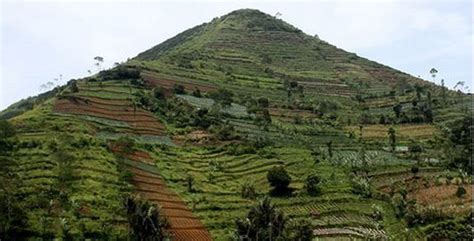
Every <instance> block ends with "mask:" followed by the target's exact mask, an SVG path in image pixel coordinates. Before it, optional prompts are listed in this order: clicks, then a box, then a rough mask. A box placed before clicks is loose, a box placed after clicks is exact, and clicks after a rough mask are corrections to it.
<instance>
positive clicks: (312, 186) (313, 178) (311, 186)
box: [305, 173, 321, 195]
mask: <svg viewBox="0 0 474 241" xmlns="http://www.w3.org/2000/svg"><path fill="white" fill-rule="evenodd" d="M320 183H321V179H320V178H319V176H317V175H316V174H315V173H312V174H309V175H308V176H307V177H306V181H305V189H306V191H307V192H308V193H309V194H310V195H316V194H318V193H319V191H320V187H319V184H320Z"/></svg>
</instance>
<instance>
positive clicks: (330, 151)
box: [326, 141, 333, 159]
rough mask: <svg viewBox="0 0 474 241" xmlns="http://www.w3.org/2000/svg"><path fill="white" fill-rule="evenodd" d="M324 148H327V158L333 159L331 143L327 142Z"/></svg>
mask: <svg viewBox="0 0 474 241" xmlns="http://www.w3.org/2000/svg"><path fill="white" fill-rule="evenodd" d="M326 146H327V147H328V155H329V158H331V159H332V157H333V150H332V141H328V142H327V143H326Z"/></svg>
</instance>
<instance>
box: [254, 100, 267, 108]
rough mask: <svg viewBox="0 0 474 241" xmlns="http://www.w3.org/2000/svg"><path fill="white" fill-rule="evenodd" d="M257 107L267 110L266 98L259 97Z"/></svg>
mask: <svg viewBox="0 0 474 241" xmlns="http://www.w3.org/2000/svg"><path fill="white" fill-rule="evenodd" d="M257 103H258V106H259V107H261V108H267V107H268V106H269V101H268V98H265V97H260V98H258V100H257Z"/></svg>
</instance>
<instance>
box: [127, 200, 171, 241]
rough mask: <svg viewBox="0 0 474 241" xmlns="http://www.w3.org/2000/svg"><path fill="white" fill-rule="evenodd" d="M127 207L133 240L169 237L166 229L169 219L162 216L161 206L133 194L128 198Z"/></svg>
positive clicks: (152, 240) (158, 240)
mask: <svg viewBox="0 0 474 241" xmlns="http://www.w3.org/2000/svg"><path fill="white" fill-rule="evenodd" d="M125 207H126V209H127V219H128V223H129V225H130V228H131V230H130V234H131V236H132V240H140V241H142V240H147V241H161V240H165V239H167V238H168V234H167V233H166V231H165V228H167V227H168V226H169V224H168V220H167V219H166V218H164V217H163V216H162V214H161V211H160V208H158V207H157V206H155V205H154V204H151V203H150V202H148V201H146V200H143V199H141V198H138V197H133V196H132V197H129V198H127V200H126V201H125Z"/></svg>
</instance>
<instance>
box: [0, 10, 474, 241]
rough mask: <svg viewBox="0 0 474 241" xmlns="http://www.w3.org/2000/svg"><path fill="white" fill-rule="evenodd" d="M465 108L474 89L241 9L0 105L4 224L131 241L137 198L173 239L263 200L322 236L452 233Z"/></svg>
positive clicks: (460, 229)
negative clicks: (279, 188) (428, 77)
mask: <svg viewBox="0 0 474 241" xmlns="http://www.w3.org/2000/svg"><path fill="white" fill-rule="evenodd" d="M470 113H472V96H471V95H465V94H462V93H457V92H454V91H450V90H447V89H446V88H443V87H440V86H436V85H434V84H431V83H429V82H426V81H423V80H420V79H417V78H414V77H412V76H409V75H407V74H405V73H402V72H400V71H397V70H394V69H392V68H389V67H387V66H383V65H381V64H378V63H375V62H372V61H370V60H367V59H364V58H361V57H358V56H357V55H355V54H352V53H348V52H346V51H344V50H341V49H338V48H336V47H335V46H332V45H330V44H329V43H326V42H324V41H322V40H320V39H318V38H316V37H312V36H308V35H306V34H304V33H303V32H301V31H300V30H298V29H297V28H295V27H293V26H291V25H289V24H288V23H285V22H284V21H282V20H280V19H276V18H274V17H272V16H269V15H267V14H264V13H262V12H259V11H257V10H249V9H244V10H237V11H234V12H232V13H229V14H227V15H225V16H222V17H219V18H215V19H213V20H212V21H211V22H209V23H204V24H202V25H199V26H197V27H194V28H192V29H189V30H187V31H185V32H183V33H181V34H179V35H177V36H176V37H174V38H171V39H169V40H167V41H165V42H163V43H162V44H159V45H157V46H155V47H153V48H152V49H150V50H147V51H145V52H143V53H141V54H139V55H138V56H137V57H136V58H134V59H132V60H130V61H128V62H126V63H124V64H122V65H120V66H118V67H115V68H113V69H110V70H104V71H101V72H100V73H97V74H95V75H93V76H90V77H88V78H84V79H80V80H72V81H70V82H69V83H68V84H67V85H66V86H62V87H59V88H56V89H55V90H53V91H51V92H48V93H45V94H43V95H40V96H38V97H35V98H31V99H27V100H24V101H21V102H19V103H17V104H15V105H12V106H11V107H10V108H8V109H7V110H5V111H3V112H2V113H1V114H0V117H1V119H8V122H1V124H2V125H0V127H1V132H0V134H1V135H0V144H2V145H1V147H2V148H0V156H1V158H0V160H1V164H2V168H0V173H1V179H0V181H1V182H2V184H3V185H2V186H1V187H0V191H1V192H0V201H1V203H2V204H3V207H5V208H2V209H0V211H1V212H2V213H1V214H2V216H1V217H0V221H1V227H3V229H2V228H1V227H0V235H3V236H5V237H7V239H8V237H9V236H6V235H7V234H18V233H22V235H24V236H25V237H37V238H41V237H42V238H52V237H57V238H63V239H71V238H74V239H81V238H92V239H94V238H98V239H104V238H105V237H108V238H111V239H127V237H129V236H128V235H129V234H128V232H129V231H130V229H129V228H130V225H129V222H128V221H127V211H126V208H125V206H124V200H125V197H128V196H130V195H131V194H137V195H140V196H142V197H143V198H145V199H147V200H149V201H151V202H152V203H154V204H156V205H157V206H160V207H161V209H160V213H161V214H162V215H163V217H165V218H166V219H167V220H168V222H169V225H168V226H167V228H166V229H167V231H168V233H169V235H170V238H171V239H172V240H209V239H211V238H212V239H215V240H232V239H238V234H236V229H237V228H236V220H237V219H241V218H244V217H245V216H246V214H247V213H248V212H249V210H251V208H252V207H253V206H255V205H257V204H258V203H259V200H261V199H263V198H265V197H270V198H271V202H272V203H274V204H275V207H276V208H277V209H278V210H280V211H282V212H283V214H284V215H285V216H286V217H287V218H288V219H291V220H292V221H294V220H307V222H308V223H309V224H310V228H311V230H312V232H313V236H314V238H316V239H318V240H353V239H356V240H359V239H360V240H367V239H371V238H372V239H377V240H380V239H381V240H384V239H385V240H386V239H391V240H400V239H409V240H425V239H426V238H430V240H439V239H443V238H447V239H460V240H462V238H460V237H462V235H464V234H465V230H466V229H467V228H469V227H468V226H469V225H466V220H467V219H466V218H469V217H470V215H471V209H472V206H471V205H470V203H471V201H472V192H471V191H470V190H467V191H466V189H470V188H471V185H472V184H471V177H470V176H469V175H467V172H466V171H467V170H469V168H470V167H471V166H472V163H471V159H470V156H471V155H472V145H471V143H472V140H470V139H469V138H470V136H469V133H470V131H472V117H470ZM5 123H6V124H5ZM10 129H14V130H15V131H14V132H10V131H8V130H10ZM277 166H281V167H283V168H284V169H285V170H286V171H287V172H288V174H289V177H291V183H290V185H289V189H288V190H286V192H284V193H283V195H282V194H281V193H278V192H276V191H275V190H274V189H273V188H272V187H271V186H270V184H269V181H268V180H267V174H268V173H269V171H270V170H272V169H273V168H274V167H277ZM311 175H313V176H314V175H316V176H317V177H318V180H319V183H318V184H317V187H318V192H316V193H311V194H310V193H309V192H308V190H307V188H306V187H307V177H308V176H311ZM462 189H464V191H465V192H463V191H462ZM439 192H442V194H437V193H439ZM249 193H250V194H251V195H250V194H249ZM12 210H14V212H12ZM13 213H14V215H12V214H13ZM3 214H5V215H3ZM288 226H290V225H288ZM5 227H6V228H5ZM446 227H450V228H446ZM286 231H288V230H286ZM288 232H291V230H290V231H288ZM3 236H0V238H1V237H3Z"/></svg>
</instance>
